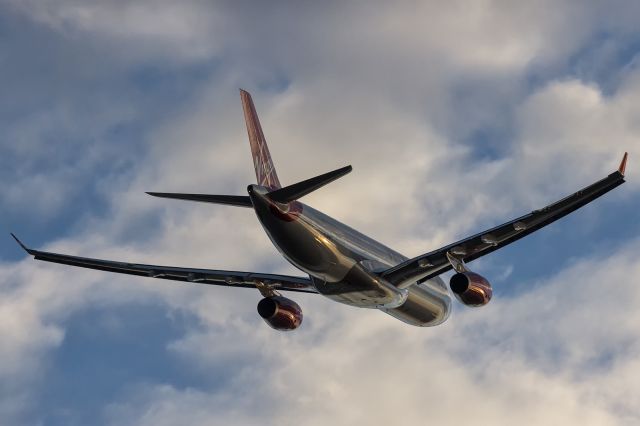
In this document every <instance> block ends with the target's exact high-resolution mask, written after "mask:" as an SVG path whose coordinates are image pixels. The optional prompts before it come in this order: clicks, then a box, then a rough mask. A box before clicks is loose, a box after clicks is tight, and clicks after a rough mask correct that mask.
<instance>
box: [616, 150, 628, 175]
mask: <svg viewBox="0 0 640 426" xmlns="http://www.w3.org/2000/svg"><path fill="white" fill-rule="evenodd" d="M628 156H629V155H628V153H627V152H625V153H624V156H623V157H622V161H621V162H620V167H618V172H619V173H620V174H621V175H622V176H624V171H625V169H626V168H627V157H628Z"/></svg>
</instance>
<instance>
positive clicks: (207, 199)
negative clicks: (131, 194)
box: [147, 192, 253, 207]
mask: <svg viewBox="0 0 640 426" xmlns="http://www.w3.org/2000/svg"><path fill="white" fill-rule="evenodd" d="M147 194H149V195H153V196H154V197H161V198H173V199H176V200H188V201H199V202H201V203H214V204H226V205H228V206H237V207H253V204H252V203H251V198H249V197H248V196H246V195H208V194H182V193H175V192H147Z"/></svg>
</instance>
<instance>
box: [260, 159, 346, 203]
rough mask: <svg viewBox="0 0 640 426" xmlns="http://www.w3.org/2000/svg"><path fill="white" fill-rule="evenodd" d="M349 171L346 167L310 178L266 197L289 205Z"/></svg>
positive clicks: (277, 190)
mask: <svg viewBox="0 0 640 426" xmlns="http://www.w3.org/2000/svg"><path fill="white" fill-rule="evenodd" d="M351 170H353V168H352V167H351V166H346V167H343V168H341V169H338V170H334V171H332V172H329V173H325V174H323V175H320V176H316V177H312V178H311V179H307V180H303V181H302V182H298V183H294V184H293V185H289V186H285V187H284V188H281V189H276V190H275V191H272V192H270V193H269V194H268V196H269V198H271V199H272V200H273V201H276V202H278V203H290V202H291V201H295V200H297V199H298V198H300V197H303V196H305V195H307V194H309V193H311V192H313V191H315V190H316V189H318V188H321V187H323V186H325V185H326V184H328V183H331V182H333V181H334V180H336V179H338V178H341V177H342V176H344V175H346V174H347V173H349V172H351Z"/></svg>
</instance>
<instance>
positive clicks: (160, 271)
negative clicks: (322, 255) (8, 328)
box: [11, 234, 317, 293]
mask: <svg viewBox="0 0 640 426" xmlns="http://www.w3.org/2000/svg"><path fill="white" fill-rule="evenodd" d="M11 236H12V237H13V238H14V239H15V240H16V241H17V242H18V244H20V246H21V247H22V248H23V249H24V250H25V251H26V252H27V253H29V254H30V255H32V256H33V257H34V259H36V260H44V261H46V262H53V263H61V264H63V265H71V266H78V267H81V268H89V269H98V270H100V271H109V272H118V273H121V274H129V275H140V276H143V277H151V278H162V279H165V280H175V281H187V282H192V283H200V284H212V285H223V286H228V287H244V288H257V287H256V283H264V284H267V285H268V286H269V287H270V288H271V289H273V290H286V291H297V292H302V293H317V291H316V289H315V288H314V286H313V284H312V283H311V280H310V279H308V278H303V277H292V276H287V275H276V274H260V273H255V272H239V271H219V270H211V269H192V268H175V267H172V266H158V265H143V264H139V263H126V262H114V261H111V260H100V259H90V258H86V257H77V256H69V255H66V254H58V253H50V252H46V251H39V250H33V249H30V248H27V247H26V246H25V245H24V244H23V243H22V242H21V241H20V240H19V239H18V238H17V237H16V236H15V235H13V234H11Z"/></svg>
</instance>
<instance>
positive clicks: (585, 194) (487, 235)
mask: <svg viewBox="0 0 640 426" xmlns="http://www.w3.org/2000/svg"><path fill="white" fill-rule="evenodd" d="M626 162H627V153H625V154H624V157H623V158H622V162H621V163H620V167H619V168H618V170H617V171H615V172H614V173H612V174H610V175H609V176H607V177H606V178H604V179H602V180H600V181H598V182H596V183H594V184H592V185H589V186H587V187H586V188H583V189H581V190H580V191H578V192H576V193H575V194H573V195H569V196H568V197H565V198H563V199H562V200H560V201H557V202H555V203H553V204H550V205H548V206H546V207H544V208H541V209H538V210H534V211H533V212H531V213H529V214H526V215H524V216H521V217H519V218H517V219H514V220H512V221H509V222H507V223H505V224H503V225H500V226H496V227H495V228H491V229H488V230H486V231H483V232H480V233H478V234H475V235H473V236H471V237H468V238H465V239H463V240H460V241H457V242H455V243H453V244H449V245H447V246H445V247H442V248H440V249H438V250H434V251H432V252H429V253H426V254H422V255H420V256H418V257H415V258H413V259H409V260H407V261H405V262H402V263H400V264H399V265H396V266H394V267H392V268H390V269H387V270H386V271H383V272H381V273H380V276H382V277H383V278H385V279H387V280H388V281H390V282H391V283H392V284H394V285H396V286H398V287H401V288H404V287H407V286H409V285H411V284H413V283H415V282H416V281H423V280H427V279H429V278H433V277H435V276H437V275H440V274H442V273H443V272H446V271H448V270H450V269H451V268H452V266H451V263H450V262H449V260H448V259H447V253H449V254H450V255H452V256H453V257H455V258H457V259H460V260H462V261H464V262H470V261H472V260H474V259H477V258H479V257H482V256H484V255H486V254H489V253H491V252H492V251H495V250H498V249H499V248H502V247H504V246H506V245H508V244H511V243H512V242H514V241H517V240H519V239H520V238H522V237H524V236H526V235H529V234H531V233H532V232H535V231H537V230H538V229H541V228H543V227H545V226H547V225H549V224H550V223H553V222H555V221H556V220H558V219H560V218H562V217H564V216H566V215H568V214H569V213H571V212H573V211H575V210H577V209H579V208H580V207H582V206H584V205H586V204H588V203H590V202H591V201H593V200H595V199H596V198H598V197H600V196H602V195H604V194H606V193H607V192H609V191H611V190H612V189H614V188H615V187H617V186H618V185H621V184H622V183H624V171H625V167H626Z"/></svg>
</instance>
